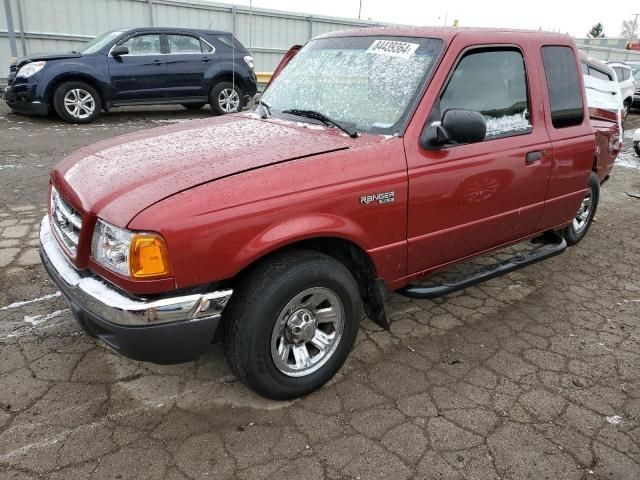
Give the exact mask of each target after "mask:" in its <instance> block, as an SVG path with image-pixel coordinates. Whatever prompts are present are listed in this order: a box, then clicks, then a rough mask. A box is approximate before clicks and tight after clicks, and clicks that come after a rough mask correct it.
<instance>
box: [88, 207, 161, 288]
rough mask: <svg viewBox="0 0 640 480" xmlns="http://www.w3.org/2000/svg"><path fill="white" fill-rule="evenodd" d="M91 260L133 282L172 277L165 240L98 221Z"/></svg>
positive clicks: (92, 243) (154, 235) (92, 244)
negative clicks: (135, 279)
mask: <svg viewBox="0 0 640 480" xmlns="http://www.w3.org/2000/svg"><path fill="white" fill-rule="evenodd" d="M91 256H92V257H93V258H94V259H95V260H96V261H97V262H98V263H99V264H100V265H102V266H104V267H106V268H108V269H109V270H111V271H113V272H116V273H119V274H121V275H125V276H127V277H132V278H157V277H166V276H168V275H170V274H171V266H170V264H169V255H168V253H167V246H166V244H165V241H164V239H163V238H162V237H161V236H160V235H157V234H155V233H137V232H132V231H130V230H126V229H124V228H118V227H116V226H115V225H111V224H110V223H107V222H105V221H103V220H98V222H97V223H96V227H95V230H94V231H93V238H92V239H91Z"/></svg>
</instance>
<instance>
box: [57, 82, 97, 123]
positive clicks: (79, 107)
mask: <svg viewBox="0 0 640 480" xmlns="http://www.w3.org/2000/svg"><path fill="white" fill-rule="evenodd" d="M64 108H65V110H66V111H67V113H69V115H71V116H72V117H74V118H77V119H79V120H84V119H86V118H88V117H90V116H91V115H92V114H93V112H94V110H95V109H96V100H95V98H93V95H91V94H90V93H89V92H87V91H86V90H83V89H82V88H74V89H72V90H69V91H68V92H67V93H66V94H65V96H64Z"/></svg>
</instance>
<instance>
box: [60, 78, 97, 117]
mask: <svg viewBox="0 0 640 480" xmlns="http://www.w3.org/2000/svg"><path fill="white" fill-rule="evenodd" d="M53 108H54V109H55V111H56V113H57V114H58V116H59V117H60V118H62V119H63V120H64V121H66V122H70V123H91V122H93V121H94V120H95V119H96V117H97V116H98V115H100V110H101V109H102V101H101V99H100V95H99V94H98V92H97V91H96V90H95V89H94V88H93V87H92V86H91V85H89V84H87V83H85V82H79V81H71V82H65V83H63V84H61V85H60V86H59V87H58V88H56V90H55V92H54V94H53Z"/></svg>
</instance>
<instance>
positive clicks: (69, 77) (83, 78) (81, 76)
mask: <svg viewBox="0 0 640 480" xmlns="http://www.w3.org/2000/svg"><path fill="white" fill-rule="evenodd" d="M74 81H78V82H84V83H86V84H87V85H89V86H91V87H92V88H93V89H94V90H95V91H96V92H98V95H100V100H101V103H102V108H103V109H106V105H107V98H106V97H105V92H104V89H103V88H102V87H101V86H100V82H98V81H97V80H96V79H95V78H94V77H92V76H91V75H88V74H86V73H78V72H69V73H63V74H61V75H58V76H57V77H56V78H55V79H53V80H52V81H51V82H50V83H49V87H48V90H47V99H48V100H47V101H48V103H49V106H50V107H53V95H54V94H55V91H56V89H57V88H58V87H59V86H60V85H62V84H63V83H65V82H74Z"/></svg>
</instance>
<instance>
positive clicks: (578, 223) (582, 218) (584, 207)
mask: <svg viewBox="0 0 640 480" xmlns="http://www.w3.org/2000/svg"><path fill="white" fill-rule="evenodd" d="M592 208H593V192H592V191H591V189H589V191H588V192H587V194H586V195H585V197H584V198H583V199H582V203H581V204H580V208H579V209H578V213H577V214H576V216H575V218H574V219H573V224H572V225H573V231H574V232H575V233H581V232H582V231H583V230H584V229H585V227H586V226H587V224H588V222H589V216H590V215H591V209H592Z"/></svg>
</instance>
